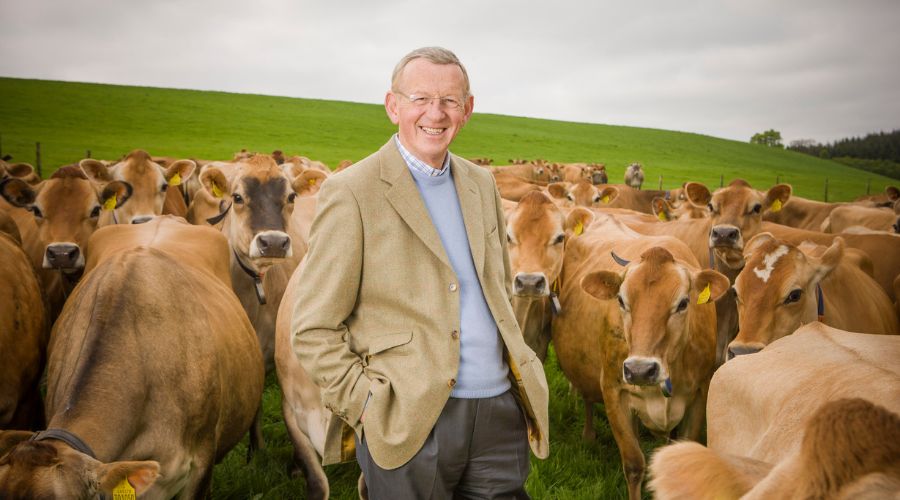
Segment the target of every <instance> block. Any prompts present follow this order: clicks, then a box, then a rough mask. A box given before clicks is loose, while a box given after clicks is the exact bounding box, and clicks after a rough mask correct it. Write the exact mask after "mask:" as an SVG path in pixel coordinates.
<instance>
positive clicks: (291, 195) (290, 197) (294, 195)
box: [288, 193, 297, 203]
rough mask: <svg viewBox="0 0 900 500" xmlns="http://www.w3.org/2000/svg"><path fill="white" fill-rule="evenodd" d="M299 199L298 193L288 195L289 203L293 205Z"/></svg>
mask: <svg viewBox="0 0 900 500" xmlns="http://www.w3.org/2000/svg"><path fill="white" fill-rule="evenodd" d="M296 198H297V193H291V194H289V195H288V203H293V202H294V199H296Z"/></svg>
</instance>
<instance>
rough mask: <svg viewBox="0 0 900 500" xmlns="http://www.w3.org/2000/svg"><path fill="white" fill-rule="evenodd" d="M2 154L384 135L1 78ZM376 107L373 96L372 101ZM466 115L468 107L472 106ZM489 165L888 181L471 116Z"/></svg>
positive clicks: (345, 124) (343, 141)
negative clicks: (600, 165)
mask: <svg viewBox="0 0 900 500" xmlns="http://www.w3.org/2000/svg"><path fill="white" fill-rule="evenodd" d="M0 96H2V98H0V116H2V117H3V123H2V124H0V140H2V144H0V146H2V152H3V154H11V155H13V156H14V157H15V161H24V162H29V163H34V161H35V143H36V142H40V143H41V155H42V163H43V167H44V168H43V172H44V175H45V176H46V175H49V172H51V171H52V170H53V169H55V168H56V167H59V166H61V165H64V164H67V163H71V162H75V161H78V160H80V159H81V158H83V157H84V156H85V152H86V151H87V150H90V151H91V156H93V157H94V158H101V159H115V158H118V157H120V156H122V155H123V154H125V153H127V152H128V151H130V150H132V149H136V148H142V149H145V150H147V151H149V152H150V153H151V154H154V155H163V156H183V157H194V158H205V159H230V158H231V156H232V154H233V153H234V152H235V151H238V150H240V149H241V148H247V149H248V150H251V151H262V152H270V151H273V150H275V149H281V150H283V151H285V153H289V154H302V155H304V156H308V157H310V158H313V159H317V160H321V161H324V162H326V163H328V164H329V165H332V166H333V165H335V164H337V162H338V161H340V160H343V159H350V160H359V159H361V158H363V157H364V156H366V155H368V154H369V153H371V152H373V151H374V150H375V149H377V148H378V147H380V146H381V145H382V144H384V142H386V140H387V138H388V137H389V136H390V134H391V133H392V131H393V129H392V125H391V123H390V122H389V121H388V120H387V117H386V116H385V114H384V109H383V108H382V107H381V106H379V105H372V104H356V103H347V102H334V101H321V100H310V99H293V98H286V97H270V96H260V95H248V94H229V93H224V92H200V91H193V90H175V89H159V88H146V87H125V86H114V85H98V84H84V83H66V82H53V81H38V80H20V79H10V78H0ZM372 97H373V100H380V98H381V96H372ZM476 109H477V107H476ZM453 151H454V152H455V153H457V154H460V155H462V156H466V157H476V156H479V157H481V156H486V157H490V158H493V159H494V164H503V163H506V162H507V160H508V159H510V158H529V159H532V158H544V159H547V160H551V161H558V162H573V161H592V162H604V163H606V165H607V171H608V172H609V175H610V180H611V181H612V182H621V181H622V176H623V173H624V170H625V167H626V166H627V165H628V164H629V163H631V162H634V161H638V162H641V163H642V164H643V165H644V168H645V171H646V185H647V186H648V187H654V188H655V187H657V186H658V185H659V176H662V177H663V188H665V189H669V188H673V187H677V186H678V185H680V184H681V183H682V182H684V181H686V180H693V181H699V182H704V183H706V184H707V185H708V186H710V187H718V186H719V183H720V179H722V178H724V180H725V182H726V183H727V182H728V181H729V180H730V179H733V178H738V177H740V178H744V179H747V180H748V181H750V183H751V184H753V185H754V186H756V187H759V188H765V187H768V186H771V185H772V184H774V183H775V181H776V179H779V178H780V181H781V182H787V183H790V184H792V185H793V186H794V189H795V194H797V195H800V196H804V197H807V198H812V199H817V200H821V199H822V198H823V195H824V180H825V178H828V180H829V188H828V199H829V201H842V200H850V199H852V198H855V197H856V196H859V195H862V194H865V193H866V185H867V182H870V183H871V190H872V192H873V193H874V192H881V191H883V190H884V187H885V186H886V185H889V184H896V183H897V182H896V181H891V179H889V178H887V177H882V176H879V175H876V174H872V173H868V172H864V171H862V170H857V169H853V168H850V167H847V166H845V165H842V164H839V163H837V162H833V161H830V160H821V159H818V158H814V157H811V156H808V155H803V154H799V153H794V152H791V151H785V150H775V149H770V148H766V147H763V146H756V145H751V144H748V143H741V142H736V141H729V140H724V139H717V138H714V137H708V136H703V135H698V134H689V133H684V132H672V131H666V130H655V129H645V128H635V127H619V126H612V125H597V124H587V123H570V122H560V121H553V120H537V119H531V118H520V117H512V116H502V115H490V114H477V113H476V115H475V116H474V117H473V119H472V120H471V122H470V123H469V125H468V126H467V127H466V128H465V129H464V130H463V132H462V133H461V134H460V136H459V137H458V138H457V140H456V142H455V143H454V145H453Z"/></svg>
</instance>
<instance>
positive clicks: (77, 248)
mask: <svg viewBox="0 0 900 500" xmlns="http://www.w3.org/2000/svg"><path fill="white" fill-rule="evenodd" d="M131 191H132V188H131V185H130V184H128V183H127V182H122V181H110V182H106V183H104V184H97V183H95V182H92V181H90V180H89V179H88V178H87V176H85V175H84V172H82V170H81V169H80V168H78V167H77V166H74V165H70V166H66V167H62V168H60V169H59V170H57V171H56V172H54V173H53V175H52V176H51V177H50V178H49V179H47V180H45V181H43V182H41V183H40V184H39V185H38V186H35V187H34V188H32V187H31V186H29V185H28V184H26V183H25V182H24V181H22V180H20V179H16V178H11V179H7V180H5V181H3V182H2V183H0V194H2V196H3V198H4V199H6V201H8V202H9V203H11V204H12V205H15V206H17V207H21V208H24V209H26V210H28V211H30V212H31V213H32V214H34V218H35V222H36V223H37V226H38V237H39V238H40V240H41V242H42V244H43V246H44V253H43V256H42V259H41V260H42V264H41V265H42V267H43V268H45V269H53V268H56V269H62V270H70V271H74V270H80V269H82V268H84V257H85V252H87V243H88V239H89V238H90V236H91V234H93V232H94V231H95V230H96V229H97V223H98V220H99V219H100V217H101V214H102V213H103V212H104V211H111V210H114V209H116V208H118V207H121V206H122V205H124V204H125V203H126V202H127V201H128V200H129V197H130V196H131ZM32 258H33V259H34V256H32Z"/></svg>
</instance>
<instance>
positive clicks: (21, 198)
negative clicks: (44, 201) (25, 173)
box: [0, 177, 37, 208]
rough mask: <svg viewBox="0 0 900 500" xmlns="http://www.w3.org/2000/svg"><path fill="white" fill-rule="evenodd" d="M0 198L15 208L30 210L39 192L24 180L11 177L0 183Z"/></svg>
mask: <svg viewBox="0 0 900 500" xmlns="http://www.w3.org/2000/svg"><path fill="white" fill-rule="evenodd" d="M0 196H3V199H4V200H6V201H8V202H9V203H10V204H11V205H13V206H16V207H19V208H28V207H30V206H32V205H33V204H34V200H35V199H37V192H36V191H35V190H34V189H32V188H31V186H29V185H28V183H27V182H25V181H23V180H22V179H19V178H17V177H10V178H8V179H4V180H3V181H2V182H0Z"/></svg>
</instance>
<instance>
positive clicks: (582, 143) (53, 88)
mask: <svg viewBox="0 0 900 500" xmlns="http://www.w3.org/2000/svg"><path fill="white" fill-rule="evenodd" d="M0 96H2V98H0V116H2V117H3V123H2V124H0V141H2V142H0V147H2V153H3V154H11V155H13V156H14V161H24V162H29V163H34V162H35V142H37V141H40V142H41V148H42V163H43V173H44V176H47V175H49V173H50V172H52V170H53V169H55V168H57V167H59V166H61V165H64V164H67V163H71V162H75V161H77V160H79V159H81V158H83V157H84V156H85V152H86V150H90V151H91V155H92V156H93V157H95V158H103V159H114V158H118V157H120V156H122V155H123V154H125V153H127V152H128V151H130V150H132V149H136V148H142V149H146V150H147V151H149V152H150V153H151V154H154V155H165V156H181V157H194V158H205V159H229V158H231V156H232V154H233V153H234V152H235V151H238V150H240V149H241V148H247V149H248V150H251V151H263V152H270V151H272V150H274V149H281V150H283V151H285V152H286V153H288V154H302V155H305V156H308V157H310V158H313V159H318V160H322V161H324V162H326V163H328V164H330V165H335V164H336V163H337V162H338V161H340V160H342V159H352V160H358V159H360V158H362V157H364V156H366V155H367V154H369V153H371V152H372V151H374V150H375V149H377V148H378V147H380V146H381V145H382V144H383V143H384V142H385V141H386V140H387V139H388V137H389V136H390V134H391V133H392V131H393V129H392V126H391V124H390V122H389V121H388V120H387V118H386V117H385V115H384V110H383V109H382V107H381V106H377V105H369V104H355V103H345V102H331V101H320V100H307V99H291V98H283V97H268V96H258V95H243V94H228V93H221V92H199V91H190V90H172V89H157V88H143V87H124V86H111V85H97V84H81V83H63V82H50V81H35V80H19V79H8V78H0ZM379 98H380V96H373V100H376V99H379ZM453 151H454V152H456V153H458V154H461V155H463V156H466V157H476V156H486V157H491V158H494V160H495V164H503V163H506V161H507V159H509V158H544V159H547V160H551V161H559V162H572V161H591V162H598V161H599V162H604V163H606V164H607V170H608V172H609V174H610V179H611V180H612V181H613V182H621V178H622V174H623V172H624V169H625V166H626V165H627V164H628V163H630V162H634V161H639V162H641V163H643V164H644V167H645V171H646V173H647V182H646V185H648V186H650V187H656V186H657V184H658V178H659V176H663V187H664V188H672V187H676V186H678V185H679V184H680V183H681V182H683V181H685V180H695V181H701V182H705V183H706V184H707V185H708V186H710V187H717V186H718V185H719V182H720V176H722V177H724V179H725V182H728V181H729V180H730V179H733V178H737V177H741V178H744V179H747V180H749V181H750V182H751V183H752V184H753V185H754V186H757V187H760V188H764V187H768V186H770V185H772V184H774V183H775V180H776V177H778V176H780V179H781V181H782V182H788V183H791V184H792V185H793V186H794V189H795V193H796V194H798V195H801V196H805V197H809V198H813V199H822V195H823V183H824V179H825V178H826V177H827V178H828V179H829V181H830V186H829V199H830V200H833V201H834V200H849V199H852V198H854V197H856V196H859V195H861V194H865V192H866V184H867V180H871V189H872V192H873V193H874V192H880V191H882V190H883V189H884V186H885V185H888V184H892V181H891V180H890V179H888V178H886V177H880V176H877V175H874V174H869V173H866V172H863V171H861V170H856V169H853V168H849V167H847V166H844V165H841V164H839V163H836V162H832V161H827V160H820V159H817V158H813V157H810V156H806V155H801V154H798V153H793V152H789V151H784V150H773V149H768V148H765V147H762V146H754V145H750V144H746V143H740V142H735V141H729V140H723V139H717V138H713V137H707V136H702V135H697V134H688V133H682V132H672V131H665V130H652V129H642V128H633V127H618V126H611V125H596V124H585V123H567V122H559V121H551V120H536V119H528V118H519V117H511V116H500V115H486V114H476V115H475V116H474V117H473V119H472V121H471V122H470V124H469V125H468V126H467V127H466V129H465V130H464V131H463V132H462V133H461V135H460V136H459V138H458V139H457V141H456V142H455V143H454V146H453ZM893 184H896V181H893ZM546 370H547V375H548V380H549V382H550V388H551V392H552V394H551V399H550V401H551V403H550V416H551V422H550V424H551V456H550V458H549V459H548V460H545V461H538V460H533V461H532V473H531V476H530V478H529V481H528V484H527V487H528V491H529V492H530V493H531V494H532V496H533V497H534V498H554V499H557V498H559V499H598V498H604V499H605V498H626V496H627V495H626V492H625V482H624V477H623V473H622V468H621V463H620V461H619V453H618V449H617V448H616V445H615V442H614V441H613V439H612V435H611V433H610V430H609V427H608V425H607V423H606V417H605V415H604V413H603V410H602V407H601V408H598V411H597V412H596V417H595V425H596V428H597V434H598V438H597V441H596V442H592V443H585V442H583V441H582V440H581V427H582V418H583V411H584V409H583V404H582V402H581V400H580V398H578V397H576V396H574V395H571V394H569V386H568V383H567V381H566V380H565V378H564V377H563V375H562V373H561V371H560V369H559V365H558V363H557V362H556V359H555V357H554V356H553V354H552V352H551V355H550V357H549V358H548V362H547V363H546ZM280 399H281V394H280V391H279V388H278V386H277V384H276V383H275V380H274V377H270V378H269V380H268V383H267V388H266V392H265V396H264V411H265V415H264V424H263V431H264V435H265V438H266V442H267V448H266V449H265V450H263V451H261V452H260V453H258V454H257V455H256V456H255V457H254V459H253V460H252V461H251V462H250V463H249V464H247V463H246V462H245V456H246V439H245V440H244V442H243V443H242V444H241V445H239V446H238V447H237V448H236V449H235V450H233V451H232V452H231V453H230V454H229V455H228V456H227V457H226V459H225V460H224V462H223V463H222V464H220V465H218V466H217V467H216V469H215V477H214V482H213V496H214V497H215V498H234V499H244V498H254V499H255V498H266V499H281V498H303V496H304V489H305V486H304V485H305V482H304V480H303V479H302V477H301V478H295V479H292V478H291V477H290V476H289V474H288V473H287V468H288V464H289V461H290V459H291V456H292V454H291V445H290V442H289V440H288V438H287V433H286V430H285V428H284V423H283V421H282V417H281V402H280ZM642 441H643V443H644V445H645V452H649V451H651V450H652V449H653V448H654V447H656V446H658V445H660V444H661V442H660V441H658V440H654V439H653V438H652V437H650V436H649V434H646V433H645V434H644V435H643V439H642ZM326 472H327V473H328V476H329V478H330V480H331V487H332V495H333V497H334V498H342V499H343V498H355V496H356V478H357V476H358V468H357V466H356V465H355V464H345V465H341V466H333V467H330V468H328V469H327V470H326Z"/></svg>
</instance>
